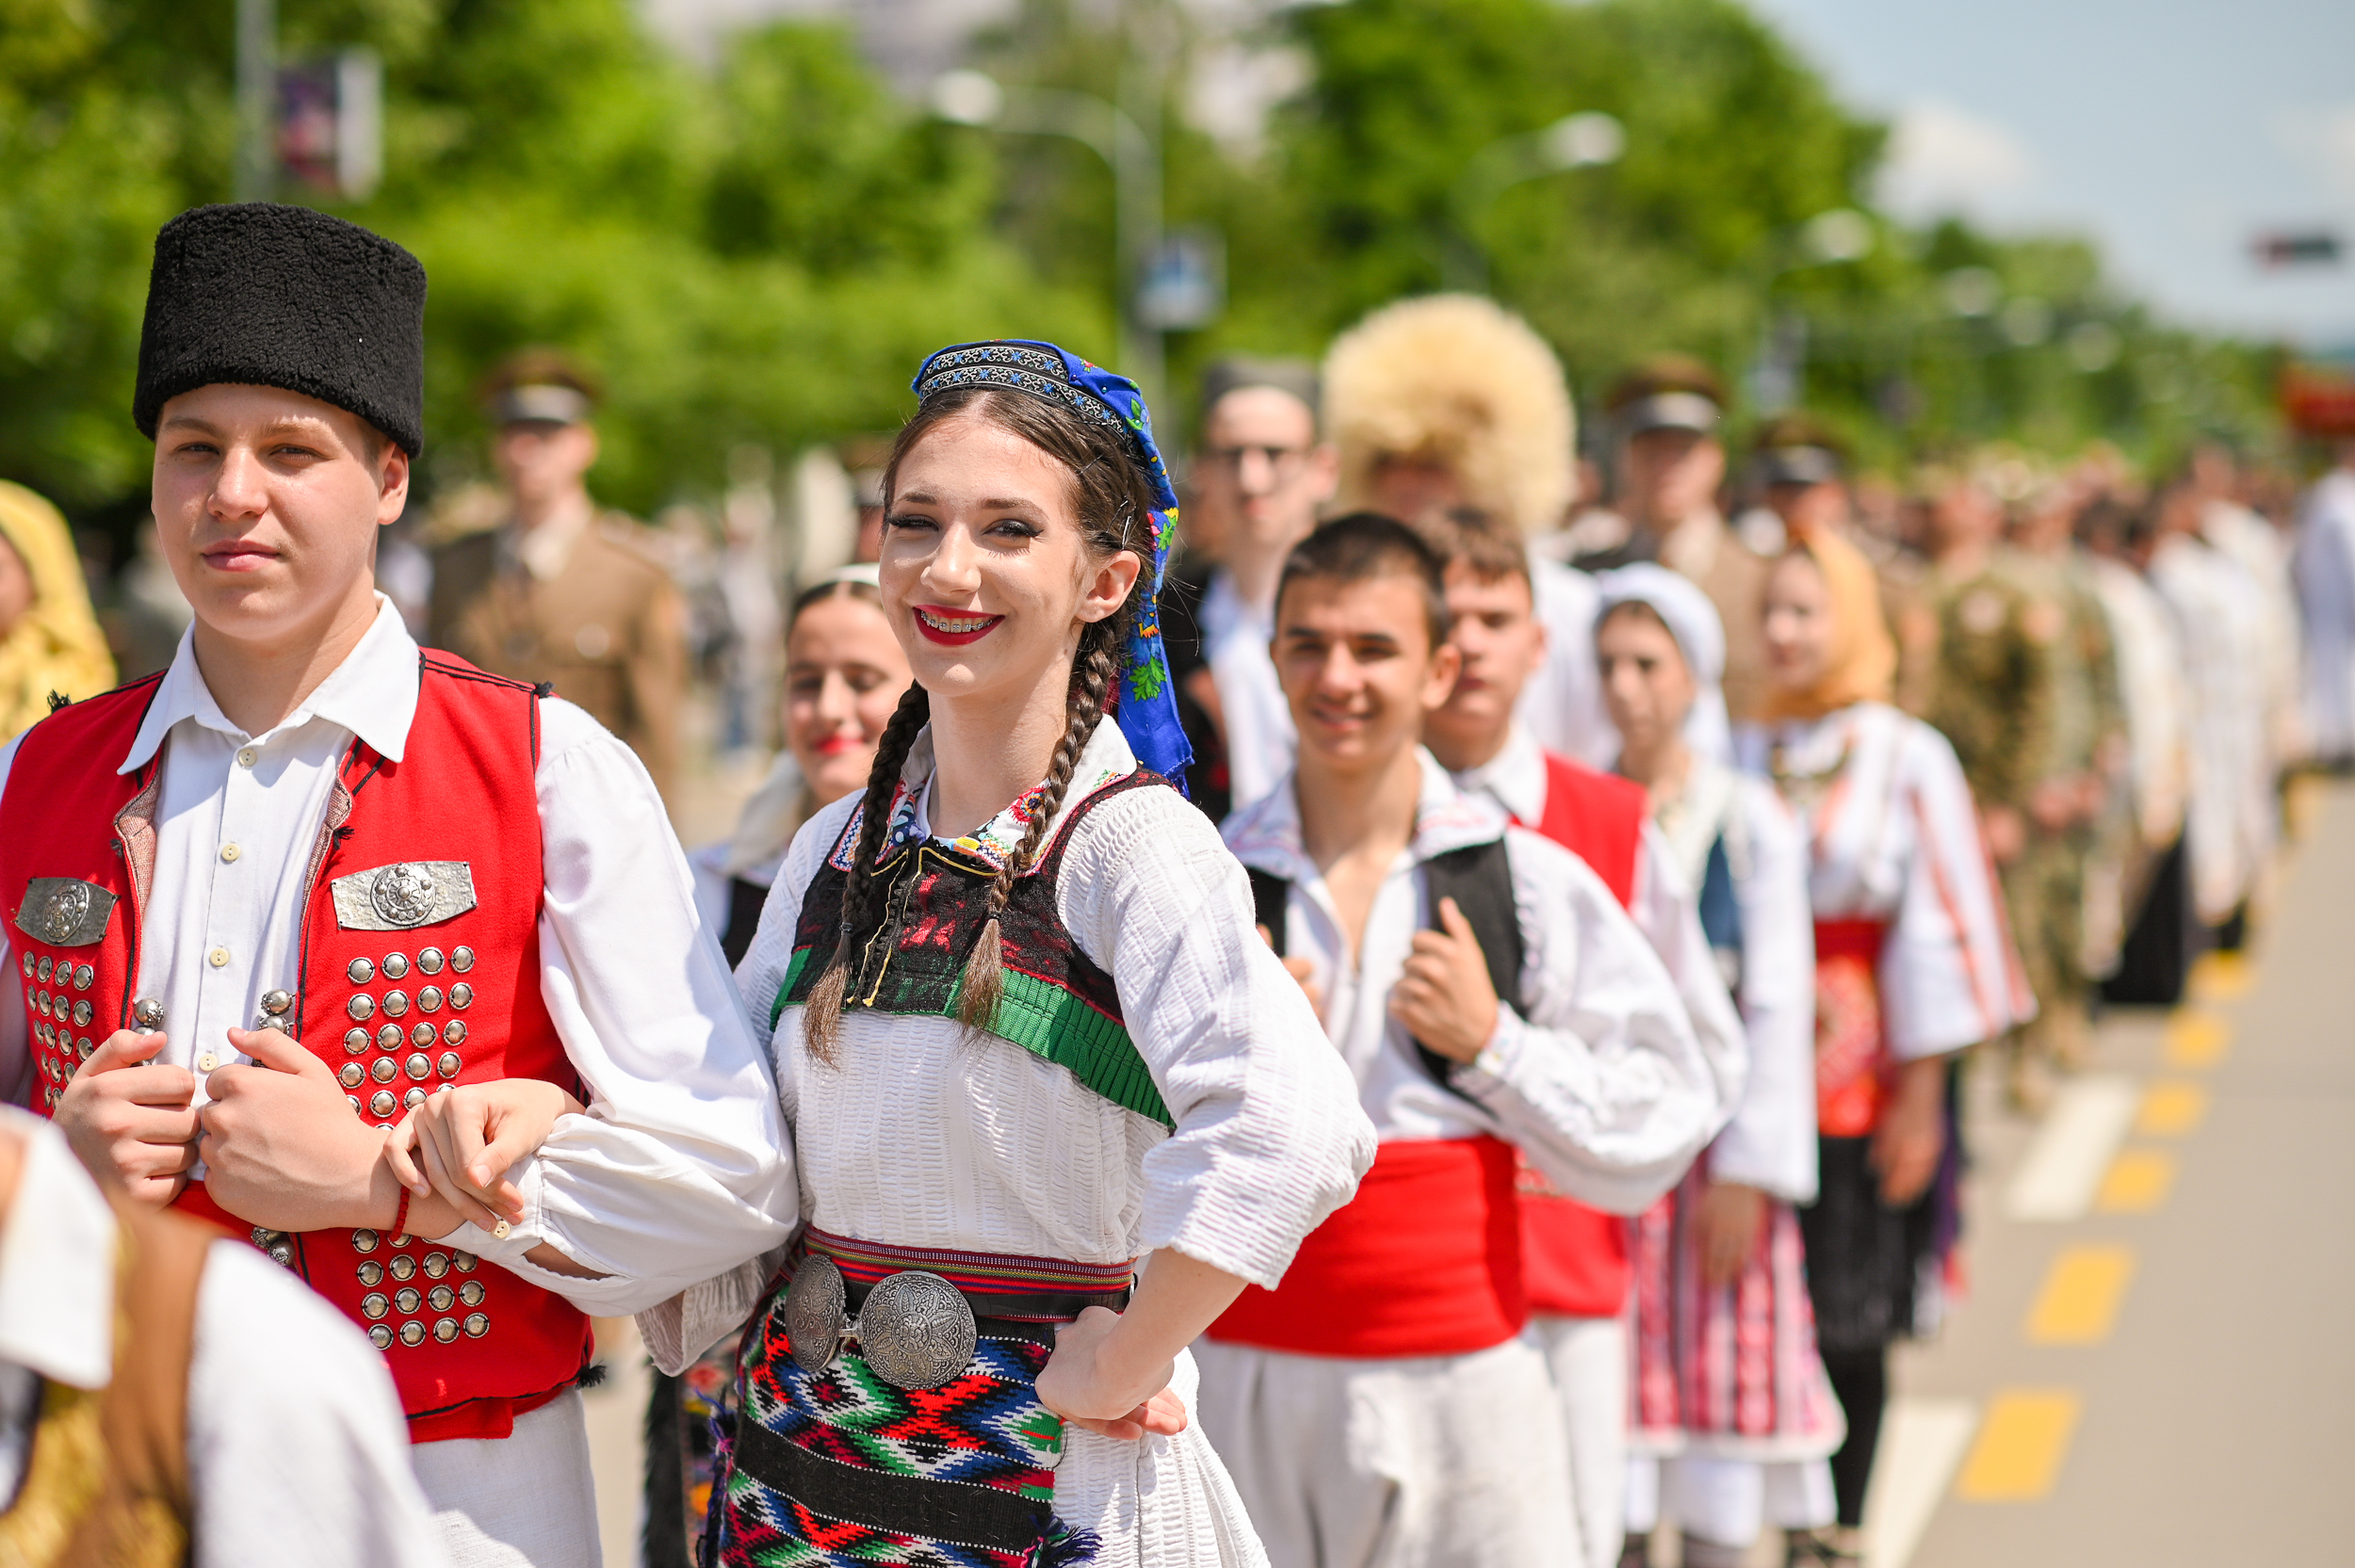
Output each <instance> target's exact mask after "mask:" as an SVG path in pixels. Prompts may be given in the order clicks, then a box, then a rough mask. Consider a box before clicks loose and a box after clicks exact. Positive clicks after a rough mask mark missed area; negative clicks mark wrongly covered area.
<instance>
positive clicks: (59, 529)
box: [0, 479, 115, 740]
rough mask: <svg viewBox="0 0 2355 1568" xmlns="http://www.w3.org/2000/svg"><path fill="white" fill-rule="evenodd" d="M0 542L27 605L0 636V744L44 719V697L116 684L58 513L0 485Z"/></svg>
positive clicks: (90, 692)
mask: <svg viewBox="0 0 2355 1568" xmlns="http://www.w3.org/2000/svg"><path fill="white" fill-rule="evenodd" d="M0 537H5V538H6V539H7V540H8V543H9V544H10V545H11V546H13V547H14V548H15V550H16V553H17V556H18V558H21V559H22V560H23V561H24V570H25V571H26V572H27V573H28V574H30V575H31V577H32V580H33V603H32V605H31V606H30V607H29V608H27V609H26V610H25V612H24V617H23V618H22V619H21V620H19V621H18V622H17V623H16V624H15V625H13V626H11V627H9V628H8V635H7V636H6V637H0V740H6V739H8V737H9V736H13V735H16V734H17V733H18V732H20V731H23V730H26V729H30V728H31V727H32V726H33V725H34V724H35V723H36V722H38V721H39V720H40V719H44V718H46V717H47V716H48V713H49V694H50V693H51V692H53V691H57V692H62V693H63V694H64V695H66V696H68V697H95V696H96V695H97V694H98V693H100V692H102V691H106V690H107V689H109V688H111V687H113V686H114V684H115V660H114V655H112V654H110V653H108V652H107V651H106V637H105V636H104V635H103V634H102V633H101V632H100V631H99V629H98V618H97V617H96V616H95V615H93V614H91V613H90V605H89V588H88V587H87V586H86V585H85V584H84V583H83V581H82V560H81V558H80V557H79V556H77V555H76V554H75V553H74V550H73V532H72V531H71V530H70V529H68V528H67V527H66V524H65V518H64V517H63V516H62V515H60V514H59V512H58V510H57V508H55V507H53V506H51V505H50V504H49V503H48V502H46V501H44V500H42V499H41V497H40V496H38V495H36V494H34V493H32V492H31V491H29V490H26V489H25V488H24V486H22V485H12V484H9V483H8V481H7V480H5V479H0Z"/></svg>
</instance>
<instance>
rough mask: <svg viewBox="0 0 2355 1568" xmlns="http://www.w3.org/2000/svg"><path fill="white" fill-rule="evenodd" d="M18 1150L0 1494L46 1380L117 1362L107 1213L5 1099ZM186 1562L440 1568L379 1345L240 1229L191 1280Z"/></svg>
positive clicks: (54, 1135) (80, 1174)
mask: <svg viewBox="0 0 2355 1568" xmlns="http://www.w3.org/2000/svg"><path fill="white" fill-rule="evenodd" d="M0 1122H5V1123H6V1129H7V1132H8V1134H10V1135H13V1136H15V1137H17V1138H19V1139H21V1140H23V1142H24V1165H23V1168H22V1174H21V1175H20V1177H19V1179H18V1184H17V1189H16V1197H15V1199H14V1200H13V1202H11V1203H10V1204H9V1205H8V1215H7V1218H6V1220H0V1497H13V1496H14V1495H16V1489H17V1487H18V1486H19V1485H20V1484H21V1483H22V1481H23V1479H24V1466H25V1462H26V1460H27V1458H28V1457H29V1452H30V1447H31V1439H32V1434H33V1422H34V1420H35V1419H36V1418H37V1417H38V1415H39V1414H40V1412H39V1409H38V1406H39V1398H40V1392H41V1380H42V1379H44V1378H45V1379H47V1380H49V1381H50V1382H59V1383H64V1384H66V1385H68V1386H69V1387H73V1388H83V1389H97V1388H104V1387H106V1384H107V1382H110V1381H111V1380H112V1378H113V1376H114V1292H115V1246H116V1237H117V1234H118V1233H117V1230H116V1223H115V1216H114V1211H113V1210H112V1209H110V1208H108V1207H107V1206H106V1199H105V1198H104V1197H103V1196H101V1195H100V1193H99V1190H98V1185H97V1184H96V1183H95V1182H93V1181H91V1180H90V1178H89V1173H88V1172H85V1171H84V1170H83V1169H82V1167H81V1165H80V1164H79V1162H77V1161H76V1160H75V1159H74V1157H73V1151H72V1150H71V1149H69V1148H67V1146H66V1141H65V1135H64V1134H62V1133H60V1132H59V1131H58V1130H57V1128H56V1127H54V1126H52V1125H50V1124H49V1123H46V1122H44V1121H41V1119H39V1118H38V1117H34V1116H31V1115H28V1114H27V1113H25V1112H24V1111H21V1110H18V1109H16V1108H14V1107H0ZM188 1481H189V1488H188V1489H189V1492H190V1493H191V1495H192V1498H191V1500H192V1501H193V1503H194V1505H195V1506H194V1514H195V1519H194V1528H193V1537H194V1539H193V1543H192V1544H193V1546H194V1551H193V1553H192V1554H191V1556H192V1560H193V1562H194V1563H195V1568H280V1565H284V1568H305V1565H310V1564H318V1563H335V1564H339V1565H343V1568H437V1565H439V1564H441V1563H443V1562H445V1561H446V1559H445V1557H444V1556H443V1553H442V1544H441V1537H440V1532H439V1531H438V1530H437V1529H436V1528H434V1524H433V1520H432V1516H431V1515H430V1513H428V1512H427V1511H426V1502H425V1498H424V1497H423V1496H422V1495H420V1494H419V1492H418V1490H417V1481H416V1478H415V1477H414V1476H413V1475H411V1474H410V1471H409V1430H408V1427H407V1425H406V1424H405V1423H404V1422H403V1421H402V1420H401V1415H400V1403H399V1401H398V1399H396V1398H394V1396H393V1380H392V1379H391V1377H390V1376H388V1375H387V1374H386V1372H385V1370H384V1358H383V1357H382V1355H380V1354H378V1353H377V1351H376V1350H375V1348H374V1347H372V1346H371V1345H369V1344H368V1342H367V1341H366V1340H365V1339H363V1338H361V1337H360V1334H359V1331H358V1330H356V1329H354V1328H353V1327H352V1326H351V1324H350V1323H349V1322H348V1321H346V1320H345V1318H344V1316H343V1314H341V1313H339V1312H337V1311H336V1310H335V1309H334V1308H333V1307H332V1306H330V1305H329V1304H328V1303H327V1302H326V1301H323V1300H321V1299H320V1298H319V1297H317V1296H315V1295H313V1294H312V1293H311V1292H310V1291H308V1290H306V1289H304V1288H302V1286H300V1285H298V1284H296V1283H295V1281H294V1280H293V1279H292V1278H291V1277H289V1276H288V1275H287V1274H286V1272H285V1271H284V1269H280V1268H279V1267H278V1266H277V1265H276V1264H274V1263H272V1262H270V1261H269V1260H268V1258H266V1257H264V1256H263V1255H262V1254H261V1253H257V1252H255V1251H254V1250H253V1249H252V1247H249V1246H247V1245H246V1244H245V1243H244V1242H242V1241H233V1240H227V1239H223V1240H219V1241H216V1242H214V1243H213V1244H212V1246H211V1247H210V1248H209V1249H208V1250H207V1251H206V1253H205V1256H204V1272H203V1277H202V1279H201V1280H200V1281H199V1283H198V1285H197V1293H196V1321H195V1332H194V1335H193V1340H192V1343H191V1346H190V1356H189V1362H188Z"/></svg>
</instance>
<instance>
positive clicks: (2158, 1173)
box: [2093, 1149, 2175, 1214]
mask: <svg viewBox="0 0 2355 1568" xmlns="http://www.w3.org/2000/svg"><path fill="white" fill-rule="evenodd" d="M2174 1186H2175V1156H2173V1155H2170V1154H2168V1152H2167V1151H2166V1150H2165V1149H2121V1150H2120V1151H2119V1155H2118V1157H2117V1158H2116V1159H2114V1160H2112V1161H2110V1170H2109V1174H2108V1175H2106V1176H2103V1178H2102V1189H2101V1190H2100V1191H2099V1192H2097V1193H2095V1194H2094V1195H2093V1206H2094V1208H2095V1209H2096V1210H2097V1211H2099V1212H2101V1213H2103V1214H2148V1213H2150V1212H2151V1211H2152V1209H2154V1208H2157V1207H2158V1206H2159V1205H2160V1204H2163V1203H2165V1202H2167V1195H2168V1192H2169V1191H2170V1190H2172V1189H2173V1188H2174Z"/></svg>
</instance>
